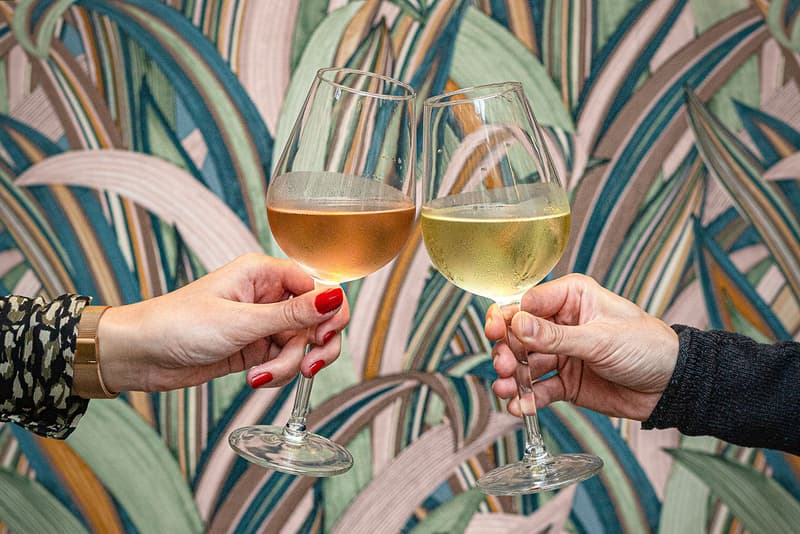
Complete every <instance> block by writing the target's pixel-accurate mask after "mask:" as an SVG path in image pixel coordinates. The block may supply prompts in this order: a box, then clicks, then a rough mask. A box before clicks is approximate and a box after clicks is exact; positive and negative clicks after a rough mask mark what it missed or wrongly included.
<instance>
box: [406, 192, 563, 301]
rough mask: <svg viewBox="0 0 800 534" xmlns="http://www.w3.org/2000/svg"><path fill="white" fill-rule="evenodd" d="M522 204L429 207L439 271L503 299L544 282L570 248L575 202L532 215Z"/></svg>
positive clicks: (425, 228)
mask: <svg viewBox="0 0 800 534" xmlns="http://www.w3.org/2000/svg"><path fill="white" fill-rule="evenodd" d="M519 206H520V205H519V204H512V205H496V204H495V205H492V204H488V205H484V204H474V205H469V206H454V207H445V208H429V207H423V208H422V214H421V223H422V236H423V239H424V241H425V248H426V249H427V250H428V254H429V255H430V257H431V260H432V261H433V263H434V265H435V266H436V268H437V269H438V270H439V272H441V273H442V275H444V277H445V278H447V279H448V280H450V281H451V282H452V283H453V284H455V285H457V286H458V287H460V288H462V289H465V290H467V291H469V292H471V293H474V294H476V295H481V296H484V297H488V298H491V299H492V300H495V301H497V302H500V303H508V302H513V301H515V300H518V299H519V297H521V296H522V294H523V293H524V292H525V291H526V290H528V289H529V288H531V287H533V286H534V285H536V284H537V283H539V282H540V281H541V280H542V279H543V278H544V277H545V276H547V273H549V272H550V271H551V270H552V269H553V267H555V265H556V263H558V260H559V258H560V257H561V254H563V253H564V249H565V248H566V245H567V239H568V236H569V228H570V211H569V207H568V205H567V204H566V203H564V204H563V205H561V206H560V207H559V208H558V209H557V210H549V211H551V212H552V211H555V212H552V213H544V214H527V215H526V214H524V213H521V210H520V207H519Z"/></svg>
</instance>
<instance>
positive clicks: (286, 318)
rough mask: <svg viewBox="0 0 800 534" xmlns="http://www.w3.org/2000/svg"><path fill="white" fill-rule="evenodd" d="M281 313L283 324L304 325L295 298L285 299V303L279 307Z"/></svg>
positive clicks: (290, 325)
mask: <svg viewBox="0 0 800 534" xmlns="http://www.w3.org/2000/svg"><path fill="white" fill-rule="evenodd" d="M281 313H282V319H283V322H284V325H286V326H287V327H294V326H297V325H298V324H299V325H303V326H305V324H304V321H303V314H302V313H301V311H300V306H299V301H298V300H297V299H291V300H288V301H286V303H285V305H284V306H282V307H281Z"/></svg>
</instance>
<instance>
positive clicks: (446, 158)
mask: <svg viewBox="0 0 800 534" xmlns="http://www.w3.org/2000/svg"><path fill="white" fill-rule="evenodd" d="M423 131H424V139H423V192H424V196H425V198H424V202H423V206H422V212H421V224H422V234H423V239H424V242H425V247H426V249H427V250H428V254H429V255H430V258H431V261H432V262H433V264H434V265H435V266H436V268H437V269H438V270H439V272H441V273H442V274H443V275H444V276H445V278H447V279H448V280H450V281H451V282H452V283H453V284H455V285H457V286H458V287H461V288H462V289H465V290H467V291H470V292H472V293H475V294H477V295H481V296H484V297H488V298H490V299H492V300H494V301H495V302H496V303H497V304H499V305H500V306H509V305H518V304H519V302H520V299H521V297H522V295H523V294H524V293H525V291H527V290H528V289H529V288H531V287H533V286H534V285H535V284H537V283H538V282H539V281H541V280H542V279H543V278H544V277H545V276H546V275H547V274H548V273H549V272H550V270H552V268H553V267H554V266H555V265H556V263H557V262H558V260H559V258H560V257H561V255H562V253H563V252H564V249H565V248H566V244H567V239H568V237H569V227H570V207H569V202H568V199H567V195H566V192H565V191H564V189H563V188H562V186H561V184H560V182H559V180H558V176H557V174H556V172H555V169H554V167H553V164H552V162H551V160H550V157H549V154H548V153H547V148H546V146H545V144H544V140H543V137H542V134H541V132H540V131H539V129H538V125H537V124H536V122H535V120H534V118H533V113H532V111H531V110H530V107H529V105H528V102H527V99H526V98H525V95H524V93H523V92H522V87H521V85H520V84H518V83H515V82H508V83H500V84H491V85H485V86H479V87H473V88H468V89H462V90H459V91H454V92H450V93H446V94H444V95H440V96H436V97H432V98H429V99H427V100H426V101H425V106H424V112H423ZM509 332H510V329H507V330H506V334H507V337H506V342H507V343H508V345H509V346H510V347H511V348H512V349H513V350H514V352H515V356H516V359H517V361H519V362H520V364H519V365H517V369H516V382H517V384H518V388H519V390H518V396H519V406H520V410H521V412H522V415H523V421H524V428H525V443H526V446H525V454H524V457H523V459H522V460H521V461H519V462H516V463H513V464H509V465H506V466H503V467H499V468H497V469H495V470H493V471H491V472H489V473H486V474H484V475H483V476H482V477H481V478H480V479H479V480H478V487H479V488H480V489H481V490H482V491H484V492H485V493H490V494H497V495H513V494H521V493H532V492H535V491H543V490H549V489H556V488H559V487H562V486H564V485H567V484H571V483H575V482H578V481H580V480H584V479H586V478H588V477H590V476H592V475H594V474H596V473H597V472H598V471H599V469H600V468H601V467H602V465H603V464H602V461H601V460H600V459H599V458H597V457H596V456H592V455H587V454H562V455H558V456H552V455H550V454H549V453H548V452H547V450H546V449H545V446H544V442H543V440H542V437H541V433H540V431H539V427H538V421H537V418H536V403H535V399H534V396H533V387H532V386H533V382H532V380H531V374H530V367H529V365H528V363H529V362H528V354H527V352H526V351H525V350H524V347H522V346H521V344H520V343H519V341H518V340H516V339H514V337H513V335H508V334H509ZM534 357H535V356H534Z"/></svg>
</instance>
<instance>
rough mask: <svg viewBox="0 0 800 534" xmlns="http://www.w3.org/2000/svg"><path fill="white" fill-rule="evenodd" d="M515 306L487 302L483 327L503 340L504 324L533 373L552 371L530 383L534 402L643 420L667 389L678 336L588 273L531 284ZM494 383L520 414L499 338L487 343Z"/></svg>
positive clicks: (510, 363)
mask: <svg viewBox="0 0 800 534" xmlns="http://www.w3.org/2000/svg"><path fill="white" fill-rule="evenodd" d="M520 310H521V311H517V310H516V309H513V308H506V309H503V310H501V309H500V308H499V307H498V306H496V305H495V306H492V307H491V308H490V309H489V311H488V313H487V316H486V324H485V332H486V336H487V337H488V338H489V339H490V340H494V341H497V340H503V339H504V338H505V335H506V328H507V323H508V321H510V323H511V328H512V332H513V334H514V335H516V336H517V338H518V339H519V340H520V342H521V343H522V344H523V345H524V347H525V349H526V350H527V352H528V361H529V362H530V367H531V376H533V377H541V376H543V375H546V374H548V373H550V372H552V371H556V372H557V373H556V374H554V375H553V376H550V377H548V378H545V379H543V380H541V381H539V382H535V384H534V388H533V390H534V394H535V397H536V406H537V407H539V408H541V407H543V406H547V405H548V404H550V403H552V402H555V401H561V400H566V401H569V402H572V403H575V404H577V405H579V406H583V407H586V408H590V409H592V410H595V411H598V412H601V413H604V414H606V415H610V416H616V417H626V418H630V419H637V420H640V421H643V420H645V419H647V417H648V416H649V415H650V413H651V412H652V411H653V408H655V406H656V403H657V402H658V400H659V399H660V398H661V394H662V393H663V391H664V389H665V388H666V386H667V384H668V382H669V380H670V377H671V376H672V371H673V370H674V369H675V363H676V361H677V355H678V336H677V334H676V333H675V332H674V331H673V330H672V329H671V328H670V327H669V326H667V325H666V324H665V323H663V322H662V321H660V320H659V319H657V318H655V317H653V316H651V315H648V314H647V313H645V312H644V311H643V310H642V309H641V308H639V307H638V306H637V305H636V304H634V303H632V302H630V301H628V300H626V299H624V298H622V297H620V296H618V295H616V294H614V293H612V292H611V291H608V290H606V289H604V288H603V287H601V286H600V285H599V284H598V283H597V282H595V281H594V280H593V279H592V278H590V277H587V276H583V275H577V274H574V275H568V276H565V277H563V278H560V279H557V280H553V281H551V282H547V283H544V284H541V285H539V286H536V287H534V288H532V289H530V290H529V291H528V292H527V293H526V294H525V296H524V297H523V299H522V303H521V305H520ZM493 360H494V368H495V371H497V375H498V377H499V378H498V379H497V380H496V381H495V383H494V385H493V388H492V389H493V390H494V392H495V394H496V395H497V396H498V397H501V398H504V399H512V400H511V402H510V403H509V405H508V411H509V412H510V413H512V414H514V415H517V416H518V415H520V407H519V401H518V399H516V398H515V397H516V396H517V385H516V382H515V378H514V371H515V368H516V366H517V365H518V362H517V360H516V358H515V357H514V355H513V353H512V351H511V349H510V348H509V347H508V345H507V344H506V343H505V341H498V343H496V344H495V347H494V350H493Z"/></svg>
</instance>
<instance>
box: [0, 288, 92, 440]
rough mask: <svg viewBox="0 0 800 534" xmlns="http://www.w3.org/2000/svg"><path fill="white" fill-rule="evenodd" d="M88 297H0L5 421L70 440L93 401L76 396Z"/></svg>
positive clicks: (1, 416) (1, 412)
mask: <svg viewBox="0 0 800 534" xmlns="http://www.w3.org/2000/svg"><path fill="white" fill-rule="evenodd" d="M88 302H89V298H88V297H83V296H79V295H62V296H60V297H58V298H56V299H54V300H52V301H51V302H48V303H45V301H44V300H43V299H41V298H37V299H30V298H27V297H20V296H16V295H14V296H8V297H0V335H2V344H3V347H2V353H0V421H11V422H14V423H17V424H19V425H21V426H22V427H24V428H26V429H28V430H30V431H32V432H35V433H36V434H39V435H42V436H47V437H51V438H57V439H64V438H66V437H67V436H68V435H69V434H70V433H71V432H72V431H73V430H74V429H75V427H76V425H77V424H78V420H79V419H80V418H81V416H82V415H83V414H84V413H85V412H86V407H87V405H88V403H89V401H87V400H86V399H82V398H80V397H78V396H76V395H72V394H71V391H72V362H73V359H74V356H75V343H76V339H77V332H78V321H79V319H80V316H81V313H82V311H83V308H84V306H86V305H87V304H88Z"/></svg>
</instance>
